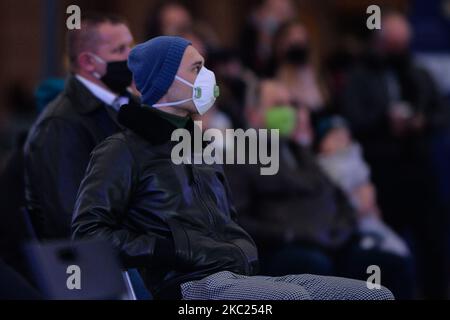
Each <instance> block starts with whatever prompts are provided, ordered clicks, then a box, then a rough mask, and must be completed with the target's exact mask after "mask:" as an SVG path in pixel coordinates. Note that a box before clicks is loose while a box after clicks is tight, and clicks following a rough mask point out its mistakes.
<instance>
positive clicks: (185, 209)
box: [72, 36, 393, 300]
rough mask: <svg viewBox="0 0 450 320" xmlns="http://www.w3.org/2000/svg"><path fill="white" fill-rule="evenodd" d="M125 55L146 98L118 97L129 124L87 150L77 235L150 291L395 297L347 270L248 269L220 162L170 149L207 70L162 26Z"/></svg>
mask: <svg viewBox="0 0 450 320" xmlns="http://www.w3.org/2000/svg"><path fill="white" fill-rule="evenodd" d="M128 65H129V68H130V69H131V71H132V72H133V78H134V80H135V82H136V86H137V89H138V90H139V91H140V92H141V94H142V101H143V104H144V105H142V106H133V105H128V106H124V107H122V108H121V110H120V112H119V121H120V122H121V123H122V125H123V126H125V127H126V128H127V129H126V130H124V131H123V132H120V133H118V134H115V135H113V136H111V137H109V138H107V139H106V140H105V141H104V142H102V143H101V144H100V145H98V146H97V147H96V149H95V150H94V151H93V153H92V158H91V161H90V163H89V165H88V169H87V171H86V176H85V178H84V179H83V181H82V183H81V185H80V189H79V192H78V196H77V201H76V205H75V210H74V217H73V221H72V228H73V237H74V238H76V239H85V238H103V239H106V240H109V241H110V242H111V243H112V244H113V245H114V246H115V247H116V248H117V249H118V250H119V251H120V253H121V256H122V258H123V261H124V263H125V264H126V266H133V267H138V268H139V270H140V272H141V274H142V276H143V278H144V281H145V283H146V285H147V287H148V289H149V290H150V291H151V292H152V293H153V295H154V296H155V298H157V299H163V298H171V299H175V298H183V299H274V300H277V299H392V298H393V296H392V294H391V292H390V291H389V290H388V289H386V288H384V287H381V288H380V289H378V290H370V289H368V288H367V286H366V282H363V281H358V280H352V279H344V278H335V277H322V276H313V275H288V276H283V277H278V278H273V277H268V276H255V275H256V274H257V270H258V255H257V248H256V246H255V243H254V241H253V239H252V238H251V237H250V236H249V235H248V233H247V232H246V231H244V229H242V227H240V226H239V225H238V224H237V222H236V221H237V220H236V211H235V210H234V207H233V204H232V202H231V194H230V190H229V188H228V185H227V181H226V178H225V175H224V173H223V170H222V167H221V166H220V165H215V164H212V165H207V164H196V163H195V162H194V161H191V164H184V163H181V164H178V165H176V164H175V163H174V162H173V159H172V158H171V153H172V149H173V146H174V145H176V144H175V142H174V141H171V136H172V133H173V131H174V130H176V129H177V128H185V129H186V130H188V131H189V132H191V133H193V131H194V130H199V128H198V127H194V125H195V124H194V123H193V121H192V119H191V116H192V115H194V114H197V113H199V114H204V113H205V112H206V111H207V110H208V109H210V108H211V107H212V106H213V104H214V101H215V97H216V96H217V90H216V83H215V76H214V73H212V72H211V71H209V70H208V69H206V68H205V67H204V60H203V57H202V56H201V55H200V54H199V53H198V51H197V50H196V49H195V48H193V47H192V45H191V44H190V43H189V42H188V41H186V40H185V39H183V38H179V37H169V36H165V37H157V38H153V39H151V40H149V41H147V42H145V43H142V44H139V45H137V46H136V47H135V48H134V49H133V50H132V51H131V53H130V57H129V59H128ZM192 135H193V134H191V136H192ZM191 160H192V158H191Z"/></svg>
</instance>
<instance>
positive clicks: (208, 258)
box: [72, 106, 257, 298]
mask: <svg viewBox="0 0 450 320" xmlns="http://www.w3.org/2000/svg"><path fill="white" fill-rule="evenodd" d="M119 120H120V121H121V123H122V124H124V125H125V126H126V127H128V128H130V129H131V130H126V131H124V132H121V133H118V134H116V135H113V136H112V137H109V138H108V139H106V140H105V141H104V142H103V143H101V144H100V145H99V146H98V147H97V148H96V149H95V150H94V152H93V154H92V158H91V161H90V164H89V166H88V169H87V172H86V177H85V178H84V179H83V182H82V183H81V186H80V190H79V193H78V197H77V202H76V205H75V211H74V219H73V223H72V227H73V235H74V238H106V239H107V240H109V241H110V242H111V243H112V244H113V245H114V246H115V247H117V248H118V249H119V250H120V252H121V254H122V258H123V261H124V262H125V265H126V266H128V267H139V268H140V272H141V274H142V276H143V278H144V281H145V282H146V285H147V287H148V288H149V290H150V291H151V292H152V293H153V294H154V295H155V296H156V297H157V298H162V297H171V298H177V297H179V285H180V284H181V283H183V282H186V281H190V280H194V279H200V278H203V277H205V276H208V275H210V274H213V273H216V272H219V271H224V270H228V271H232V272H236V273H239V274H245V275H251V274H254V273H255V272H256V267H257V250H256V247H255V244H254V242H253V240H252V239H251V238H250V236H249V235H248V234H247V233H246V232H245V231H244V230H243V229H242V228H241V227H239V226H238V224H237V223H236V212H235V210H234V208H233V205H232V202H231V196H230V192H229V189H228V187H227V182H226V179H225V176H224V173H223V170H222V167H221V166H218V165H205V164H201V165H197V164H195V165H185V164H181V165H175V164H174V163H173V162H172V160H171V151H172V148H173V146H174V145H175V144H176V142H172V141H171V135H172V132H173V130H175V129H176V127H175V126H174V125H172V124H171V123H170V122H169V121H167V120H165V119H163V118H161V117H160V115H158V114H157V113H156V111H154V110H152V109H150V108H148V107H132V106H126V107H122V109H121V111H120V112H119ZM193 127H194V124H193V122H192V120H190V121H189V122H188V124H187V127H186V128H187V129H188V130H189V131H190V132H191V134H192V135H193V133H192V131H193Z"/></svg>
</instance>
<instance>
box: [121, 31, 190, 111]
mask: <svg viewBox="0 0 450 320" xmlns="http://www.w3.org/2000/svg"><path fill="white" fill-rule="evenodd" d="M190 44H191V43H190V42H189V41H187V40H185V39H183V38H180V37H169V36H161V37H156V38H153V39H150V40H148V41H146V42H144V43H141V44H138V45H137V46H136V47H134V48H133V49H132V50H131V52H130V55H129V57H128V68H129V69H130V70H131V72H132V73H133V79H134V82H135V83H136V88H137V89H138V90H139V92H140V93H141V94H142V103H144V104H147V105H150V106H152V105H154V104H155V103H156V102H158V101H159V99H161V98H162V97H163V96H164V95H165V94H166V92H167V90H168V89H169V88H170V86H171V85H172V82H173V80H174V79H175V75H176V73H177V71H178V67H179V66H180V63H181V59H182V58H183V54H184V51H185V50H186V48H187V46H189V45H190Z"/></svg>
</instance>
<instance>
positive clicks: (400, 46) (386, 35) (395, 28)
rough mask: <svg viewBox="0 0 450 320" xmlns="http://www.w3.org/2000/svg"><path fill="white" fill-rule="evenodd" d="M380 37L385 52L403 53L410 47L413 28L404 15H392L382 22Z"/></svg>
mask: <svg viewBox="0 0 450 320" xmlns="http://www.w3.org/2000/svg"><path fill="white" fill-rule="evenodd" d="M380 37H381V45H382V49H383V50H384V51H385V52H387V53H401V52H404V51H405V50H407V49H408V47H409V44H410V41H411V28H410V26H409V23H408V21H407V20H406V19H405V18H404V17H403V16H402V15H400V14H392V15H389V16H387V17H386V18H385V19H384V20H383V21H382V24H381V34H380Z"/></svg>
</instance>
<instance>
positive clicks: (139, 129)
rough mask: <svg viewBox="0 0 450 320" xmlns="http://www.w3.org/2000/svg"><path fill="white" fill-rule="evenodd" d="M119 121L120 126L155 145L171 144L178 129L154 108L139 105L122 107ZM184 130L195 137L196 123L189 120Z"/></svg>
mask: <svg viewBox="0 0 450 320" xmlns="http://www.w3.org/2000/svg"><path fill="white" fill-rule="evenodd" d="M118 120H119V123H120V124H122V125H123V126H125V127H127V128H129V129H130V130H131V131H133V132H134V133H136V134H138V135H139V136H141V137H142V138H144V139H145V140H148V141H150V142H151V143H152V144H155V145H161V144H164V143H167V142H170V141H171V137H172V132H173V131H174V130H176V129H178V128H177V127H176V126H175V125H173V124H172V123H171V122H170V121H168V120H166V119H164V118H162V117H161V116H160V115H158V113H157V112H156V111H155V110H153V109H152V108H150V107H146V106H139V105H137V104H129V105H124V106H122V107H121V108H120V111H119V115H118ZM184 129H187V130H188V131H189V132H190V133H191V136H193V132H194V122H193V121H192V119H189V121H188V122H187V123H186V126H185V128H184Z"/></svg>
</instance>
